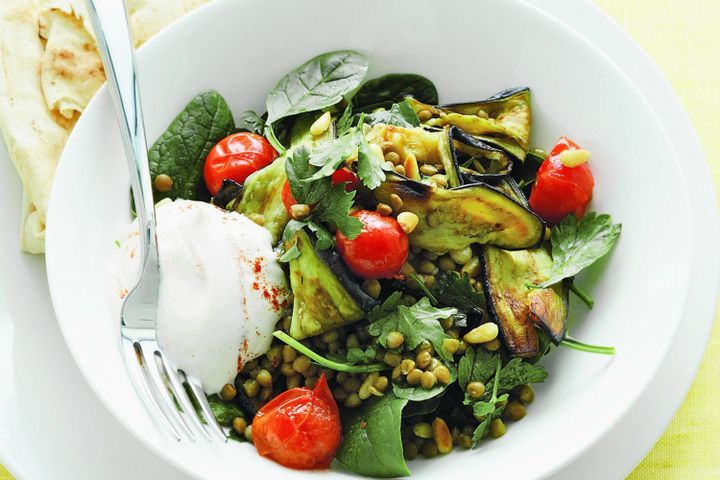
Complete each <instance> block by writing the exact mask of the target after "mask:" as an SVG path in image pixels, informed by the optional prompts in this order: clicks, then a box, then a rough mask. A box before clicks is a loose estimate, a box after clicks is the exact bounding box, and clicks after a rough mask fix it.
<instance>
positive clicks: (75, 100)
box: [0, 0, 208, 253]
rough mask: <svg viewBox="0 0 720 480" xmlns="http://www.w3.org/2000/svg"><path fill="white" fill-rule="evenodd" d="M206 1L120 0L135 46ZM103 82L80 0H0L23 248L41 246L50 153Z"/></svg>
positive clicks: (2, 92)
mask: <svg viewBox="0 0 720 480" xmlns="http://www.w3.org/2000/svg"><path fill="white" fill-rule="evenodd" d="M207 1H208V0H128V12H129V18H130V26H131V29H132V31H133V39H134V43H135V45H136V46H139V45H142V44H143V43H145V41H147V40H148V39H149V38H150V37H151V36H153V35H154V34H155V33H157V32H158V31H160V30H161V29H162V28H164V27H165V26H167V25H168V24H170V23H171V22H173V21H174V20H175V19H177V18H178V17H180V16H182V15H184V14H186V13H188V12H190V11H191V10H192V9H194V8H195V7H197V6H199V5H201V4H203V3H207ZM104 81H105V76H104V72H103V69H102V61H101V60H100V55H99V54H98V52H97V49H96V46H95V39H94V34H93V32H92V27H91V26H90V24H89V21H88V18H87V15H86V10H85V4H84V0H2V7H0V130H2V134H3V138H4V140H5V144H6V145H7V148H8V152H9V154H10V158H11V160H12V162H13V164H14V165H15V168H16V170H17V172H18V175H19V177H20V180H21V181H22V183H23V192H24V194H23V207H22V218H21V221H22V228H21V232H22V233H21V239H20V246H21V248H22V249H23V250H25V251H26V252H30V253H43V252H44V249H45V218H46V213H47V205H48V197H49V195H50V187H51V185H52V180H53V177H54V174H55V168H56V166H57V162H58V159H59V158H60V154H61V153H62V149H63V147H64V145H65V142H66V140H67V137H68V135H69V133H70V131H71V130H72V127H73V125H74V124H75V122H76V121H77V118H78V116H79V115H80V113H81V112H82V111H83V110H84V109H85V107H86V106H87V104H88V102H89V101H90V99H91V98H92V96H93V95H94V94H95V92H96V91H97V89H98V88H100V86H101V85H102V83H103V82H104Z"/></svg>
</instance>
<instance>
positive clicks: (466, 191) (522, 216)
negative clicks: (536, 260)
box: [374, 179, 545, 253]
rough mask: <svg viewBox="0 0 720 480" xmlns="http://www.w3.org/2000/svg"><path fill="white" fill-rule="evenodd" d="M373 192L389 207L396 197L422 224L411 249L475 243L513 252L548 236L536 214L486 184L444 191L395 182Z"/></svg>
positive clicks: (443, 249)
mask: <svg viewBox="0 0 720 480" xmlns="http://www.w3.org/2000/svg"><path fill="white" fill-rule="evenodd" d="M374 193H375V197H376V198H377V199H378V201H380V202H384V203H389V202H390V195H392V194H396V195H398V196H399V197H400V198H401V199H402V200H403V210H404V211H409V212H413V213H415V214H416V215H417V216H418V217H419V219H420V221H419V223H418V225H417V227H415V230H414V231H413V232H412V233H411V234H410V236H409V240H410V244H411V245H415V246H418V247H422V248H425V249H427V250H430V251H432V252H436V253H444V252H447V251H449V250H459V249H462V248H465V247H467V246H468V245H471V244H473V243H480V244H490V245H496V246H498V247H502V248H506V249H511V250H512V249H521V248H532V247H536V246H538V245H539V244H540V242H541V241H542V239H543V235H544V232H545V225H544V224H543V222H542V220H540V218H539V217H538V216H537V215H535V214H534V213H533V212H531V211H530V210H528V209H527V208H525V207H524V206H523V205H521V204H519V203H518V202H517V201H515V200H513V199H512V198H510V197H508V196H507V195H506V194H504V193H503V192H501V191H500V190H498V189H496V188H494V187H491V186H490V185H487V184H485V183H476V184H471V185H465V186H462V187H459V188H453V189H443V188H436V187H433V186H430V185H427V184H424V183H420V182H414V181H410V180H400V181H393V180H392V179H391V180H390V181H386V182H384V183H383V184H382V185H380V187H378V188H377V189H376V190H375V192H374Z"/></svg>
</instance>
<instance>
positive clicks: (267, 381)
mask: <svg viewBox="0 0 720 480" xmlns="http://www.w3.org/2000/svg"><path fill="white" fill-rule="evenodd" d="M255 380H257V382H258V383H259V384H260V385H261V386H263V387H271V386H272V382H273V378H272V374H271V373H270V372H268V371H267V370H265V369H262V370H260V371H259V372H258V374H257V376H256V377H255Z"/></svg>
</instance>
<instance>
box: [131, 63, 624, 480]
mask: <svg viewBox="0 0 720 480" xmlns="http://www.w3.org/2000/svg"><path fill="white" fill-rule="evenodd" d="M367 70H368V60H367V58H366V57H365V56H364V55H362V54H360V53H358V52H354V51H335V52H329V53H325V54H322V55H319V56H317V57H315V58H313V59H311V60H309V61H307V62H306V63H304V64H303V65H301V66H299V67H298V68H296V69H295V70H293V71H291V72H290V73H288V74H287V75H285V76H284V77H283V78H281V79H280V80H279V81H278V82H277V84H276V85H275V86H274V88H273V89H272V90H271V91H270V93H269V94H268V96H267V100H266V108H267V112H266V113H264V114H263V115H259V114H257V113H256V112H253V111H246V112H243V113H241V114H240V115H239V116H238V117H237V121H235V120H234V118H233V114H232V112H231V111H230V109H229V107H228V105H227V103H226V102H225V100H224V99H223V98H222V97H221V96H220V94H219V93H217V92H215V91H208V92H203V93H201V94H199V95H198V96H197V97H196V98H194V99H192V101H191V102H190V103H189V104H188V105H187V107H186V108H185V109H184V110H183V111H182V112H181V113H180V114H179V115H178V116H177V118H176V119H175V120H174V121H173V122H172V124H171V125H170V126H169V128H168V130H167V131H166V132H165V133H164V134H163V135H161V136H160V138H159V139H158V140H157V142H156V143H155V144H154V145H153V146H152V148H151V150H150V153H149V158H150V170H151V175H152V178H153V182H154V193H155V196H156V201H159V203H158V208H157V211H158V241H159V246H160V264H161V268H162V272H163V280H162V282H161V292H160V305H159V310H158V317H159V319H158V329H159V332H158V336H159V341H160V343H161V345H162V346H163V348H164V349H165V350H166V353H167V355H168V356H169V357H170V358H171V359H172V360H173V361H174V362H176V364H177V365H178V367H179V368H182V369H184V370H186V371H188V373H190V374H192V375H195V376H197V377H198V378H200V379H201V380H202V384H203V388H204V389H205V391H206V393H207V394H208V399H209V402H210V404H211V406H212V408H213V412H214V413H215V415H216V417H217V420H218V421H219V422H220V423H221V424H222V425H224V426H226V427H227V428H228V431H229V435H230V437H231V438H234V439H236V440H238V441H249V442H252V443H253V444H254V445H255V448H256V449H257V452H258V453H259V454H260V455H262V456H265V457H267V458H269V459H271V460H273V461H276V462H278V463H280V464H282V465H285V466H287V467H290V468H297V469H324V468H328V467H329V466H330V464H331V462H333V460H337V463H338V464H339V466H341V467H342V468H344V469H347V470H349V471H351V472H353V473H356V474H359V475H364V476H372V477H394V476H406V475H409V474H410V471H409V469H408V466H407V463H406V460H411V459H413V458H415V457H417V456H423V457H426V458H431V457H436V456H438V455H444V454H447V453H449V452H450V451H452V450H453V449H454V448H463V449H470V448H478V447H481V446H482V444H483V442H485V441H486V439H498V438H500V437H502V436H503V435H504V434H505V431H506V426H507V425H508V424H509V423H512V422H517V421H519V420H521V419H522V418H523V417H524V416H525V415H526V414H527V413H528V411H529V410H531V407H530V405H531V404H532V402H533V399H534V396H535V393H534V391H533V388H532V384H536V383H539V382H544V381H545V380H546V379H547V377H548V372H547V371H546V370H545V369H544V368H543V367H542V365H541V363H542V359H543V358H544V357H545V356H546V355H549V354H551V353H552V352H553V351H554V350H556V348H557V347H569V348H574V349H576V350H583V351H587V352H592V353H601V354H613V353H614V350H613V349H612V348H611V347H602V346H594V345H588V344H585V343H582V342H580V341H578V340H576V339H574V338H572V337H571V336H570V335H569V333H568V313H569V301H570V299H569V296H570V293H573V294H574V295H576V296H577V297H578V298H579V300H581V301H582V302H584V303H585V304H586V305H587V307H588V308H592V306H593V300H592V298H591V296H590V295H589V294H588V293H586V292H584V291H582V290H581V289H580V288H579V287H578V286H577V285H575V284H574V281H573V279H574V277H575V275H577V274H578V273H579V272H580V271H582V270H583V269H585V268H586V267H588V266H590V265H591V264H593V263H594V262H595V261H596V260H598V259H599V258H601V257H603V256H604V255H606V254H607V253H608V252H609V251H610V250H611V248H612V247H613V245H614V244H615V242H616V241H617V239H618V237H619V235H620V231H621V226H620V224H615V223H613V221H612V219H611V217H610V216H608V215H605V214H597V213H595V212H589V211H588V204H589V203H590V201H591V198H592V194H593V188H594V179H593V175H592V172H591V169H590V163H591V162H590V161H589V160H590V153H589V152H588V151H587V150H584V149H582V148H581V147H580V146H579V145H577V144H576V143H574V142H573V141H571V140H570V139H568V138H566V137H560V139H559V140H558V142H557V143H556V144H555V145H554V146H552V148H551V149H550V151H549V152H548V153H546V152H544V151H542V150H539V149H536V148H533V147H534V145H531V140H530V138H531V137H530V132H531V123H532V121H531V120H532V115H531V101H530V90H529V89H528V88H513V89H508V90H504V91H502V92H500V93H498V94H496V95H493V96H491V97H489V98H487V99H485V100H480V101H473V102H467V103H454V104H440V102H439V98H438V92H437V90H436V88H435V86H434V84H433V82H432V81H431V80H429V79H428V78H425V77H423V76H421V75H416V74H388V75H384V76H381V77H378V78H374V79H371V80H366V74H367ZM136 237H137V236H136V235H135V236H133V234H129V235H128V237H127V240H125V241H124V242H122V243H121V242H117V245H118V247H119V250H120V251H121V252H122V253H123V255H124V256H125V257H128V258H133V257H134V251H135V249H136V245H135V244H133V242H134V241H135V242H136V241H137V239H136ZM133 238H135V240H133ZM124 261H127V262H129V260H127V258H126V259H125V260H124ZM130 270H131V269H130ZM127 278H129V279H130V278H133V277H132V275H130V274H128V275H127ZM123 290H125V291H126V289H124V287H122V286H121V288H120V290H119V296H120V297H122V291H123Z"/></svg>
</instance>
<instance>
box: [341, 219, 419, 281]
mask: <svg viewBox="0 0 720 480" xmlns="http://www.w3.org/2000/svg"><path fill="white" fill-rule="evenodd" d="M352 216H353V217H356V218H357V219H358V220H360V221H361V222H362V223H363V227H362V231H361V232H360V234H359V235H358V236H357V237H355V238H353V239H352V240H350V239H349V238H347V237H346V236H345V235H343V234H342V232H341V231H340V230H338V231H337V233H336V234H335V241H336V243H337V249H338V252H340V255H341V256H342V258H343V260H345V264H346V265H347V266H348V268H349V269H350V271H351V272H352V273H354V274H355V275H357V276H358V277H361V278H365V279H374V278H392V277H393V276H395V275H397V274H398V273H399V272H400V269H401V268H402V266H403V264H404V263H405V260H407V256H408V237H407V235H406V234H405V232H403V231H402V229H401V228H400V225H399V224H398V222H397V220H395V219H394V218H393V217H384V216H382V215H380V214H379V213H377V212H372V211H369V210H358V211H357V212H355V213H353V214H352Z"/></svg>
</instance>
